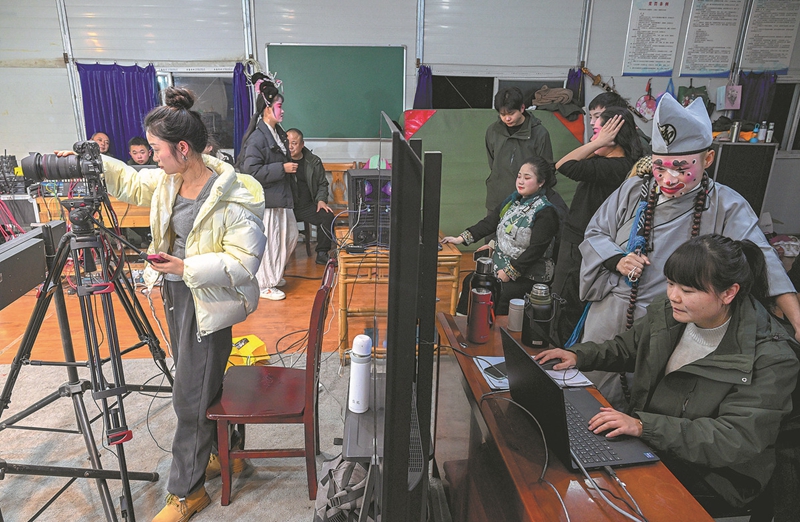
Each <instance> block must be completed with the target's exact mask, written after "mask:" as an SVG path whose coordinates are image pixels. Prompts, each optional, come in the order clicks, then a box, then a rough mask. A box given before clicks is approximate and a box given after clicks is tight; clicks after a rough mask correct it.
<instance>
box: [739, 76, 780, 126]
mask: <svg viewBox="0 0 800 522" xmlns="http://www.w3.org/2000/svg"><path fill="white" fill-rule="evenodd" d="M777 79H778V75H777V74H775V73H771V72H768V71H765V72H761V73H756V72H749V73H746V72H741V73H740V74H739V85H741V86H742V104H741V106H740V107H739V110H738V111H737V113H736V118H735V119H738V120H746V121H754V122H760V121H763V120H766V119H767V115H768V114H769V110H770V108H771V107H772V99H773V98H774V97H775V82H776V81H777Z"/></svg>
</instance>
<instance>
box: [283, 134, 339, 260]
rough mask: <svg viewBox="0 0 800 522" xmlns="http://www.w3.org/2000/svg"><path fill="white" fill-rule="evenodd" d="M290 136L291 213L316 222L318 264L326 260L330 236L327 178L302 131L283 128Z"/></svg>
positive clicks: (331, 231) (296, 216) (313, 222)
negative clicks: (294, 166)
mask: <svg viewBox="0 0 800 522" xmlns="http://www.w3.org/2000/svg"><path fill="white" fill-rule="evenodd" d="M286 135H287V136H288V137H289V153H290V154H291V156H292V160H293V161H296V162H297V172H296V173H295V175H294V176H293V177H292V178H291V179H292V197H293V198H294V217H295V219H296V220H297V221H298V222H300V221H305V222H308V223H311V224H312V225H317V259H316V263H317V264H318V265H324V264H325V263H327V262H328V252H329V251H330V249H331V237H333V230H332V227H331V226H332V224H333V217H334V216H333V211H332V210H331V207H329V206H328V179H327V178H326V177H325V167H323V166H322V160H321V159H319V157H317V156H316V155H314V154H312V153H311V151H310V150H308V149H307V148H306V147H305V142H304V141H303V133H302V132H300V131H299V130H298V129H289V130H288V131H286Z"/></svg>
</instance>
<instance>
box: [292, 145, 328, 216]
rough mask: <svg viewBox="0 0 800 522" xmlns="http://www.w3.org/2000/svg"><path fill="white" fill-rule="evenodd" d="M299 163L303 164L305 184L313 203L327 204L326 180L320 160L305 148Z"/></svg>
mask: <svg viewBox="0 0 800 522" xmlns="http://www.w3.org/2000/svg"><path fill="white" fill-rule="evenodd" d="M301 161H303V162H305V167H306V182H307V183H308V190H309V192H311V196H312V197H313V198H314V202H315V203H319V202H320V201H324V202H325V203H327V202H328V178H326V177H325V167H324V166H323V165H322V160H321V159H319V157H318V156H316V155H315V154H314V153H312V152H311V151H310V150H308V149H307V148H306V147H303V159H302V160H301ZM295 203H296V202H295Z"/></svg>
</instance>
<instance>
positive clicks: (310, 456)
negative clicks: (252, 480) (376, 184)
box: [206, 259, 336, 506]
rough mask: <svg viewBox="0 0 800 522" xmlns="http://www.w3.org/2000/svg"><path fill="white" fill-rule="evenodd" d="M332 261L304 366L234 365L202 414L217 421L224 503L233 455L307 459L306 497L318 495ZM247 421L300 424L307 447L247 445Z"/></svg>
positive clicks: (313, 315) (315, 311)
mask: <svg viewBox="0 0 800 522" xmlns="http://www.w3.org/2000/svg"><path fill="white" fill-rule="evenodd" d="M335 271H336V261H335V260H334V259H331V260H330V261H328V264H327V265H326V266H325V272H324V274H323V276H322V285H321V286H320V288H319V290H317V295H316V297H315V298H314V304H313V306H312V307H311V323H310V324H309V329H308V350H307V351H306V367H305V369H302V368H284V367H280V366H233V367H231V368H230V369H229V370H228V372H227V373H226V374H225V380H224V381H223V384H222V395H221V397H220V398H219V399H218V400H216V401H215V402H214V403H213V404H212V405H211V406H210V407H209V408H208V411H207V412H206V416H207V417H208V418H209V419H211V420H213V421H216V422H217V437H218V442H219V460H220V465H221V467H222V505H223V506H227V505H228V504H230V499H231V462H232V461H231V459H234V458H275V457H305V458H306V474H307V476H308V498H309V499H311V500H314V499H315V498H316V496H317V464H316V458H315V457H316V455H318V454H319V421H318V418H317V396H318V389H319V364H320V353H321V351H322V336H323V333H324V331H325V317H326V315H327V308H328V301H329V300H330V294H331V286H332V283H333V277H334V273H335ZM232 424H236V425H239V430H240V433H241V434H242V449H232V448H231V444H230V440H229V436H228V433H229V427H230V426H231V425H232ZM246 424H303V426H304V433H305V446H304V447H303V448H290V449H245V444H244V442H245V437H244V427H245V425H246Z"/></svg>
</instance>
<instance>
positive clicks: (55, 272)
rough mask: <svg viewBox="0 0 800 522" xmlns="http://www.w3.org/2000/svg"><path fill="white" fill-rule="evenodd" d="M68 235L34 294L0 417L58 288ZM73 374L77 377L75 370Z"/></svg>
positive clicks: (0, 403) (0, 404) (1, 400)
mask: <svg viewBox="0 0 800 522" xmlns="http://www.w3.org/2000/svg"><path fill="white" fill-rule="evenodd" d="M70 237H71V235H70V234H65V235H64V236H63V237H62V238H61V242H60V243H59V245H58V250H57V251H56V254H55V255H54V257H53V263H52V265H51V266H50V272H49V273H48V274H47V278H45V280H44V283H43V284H42V291H41V292H40V293H39V294H38V295H37V296H36V304H35V305H34V307H33V312H32V313H31V318H30V319H29V320H28V326H27V327H26V328H25V333H24V334H23V336H22V342H20V345H19V349H18V350H17V355H15V356H14V360H13V361H12V362H11V368H10V369H9V371H8V377H7V378H6V383H5V385H4V386H3V393H2V394H0V417H1V416H2V415H3V410H5V409H7V408H8V405H9V404H10V403H11V392H12V391H13V389H14V385H15V384H16V382H17V378H18V377H19V371H20V369H21V368H22V365H23V363H24V362H26V361H28V360H29V359H30V357H31V351H32V350H33V345H34V343H35V342H36V337H37V336H38V335H39V330H40V329H41V326H42V323H43V322H44V318H45V316H46V315H47V308H48V306H49V305H50V300H51V299H52V297H53V294H54V293H56V292H57V291H59V290H60V286H61V271H62V270H63V269H64V265H65V264H66V262H67V258H68V257H69V243H70V242H69V239H70ZM62 299H63V294H62ZM62 336H63V332H62ZM73 361H74V358H73ZM75 375H76V377H77V371H76V374H75ZM70 376H71V375H70Z"/></svg>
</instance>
